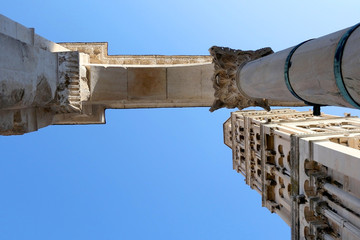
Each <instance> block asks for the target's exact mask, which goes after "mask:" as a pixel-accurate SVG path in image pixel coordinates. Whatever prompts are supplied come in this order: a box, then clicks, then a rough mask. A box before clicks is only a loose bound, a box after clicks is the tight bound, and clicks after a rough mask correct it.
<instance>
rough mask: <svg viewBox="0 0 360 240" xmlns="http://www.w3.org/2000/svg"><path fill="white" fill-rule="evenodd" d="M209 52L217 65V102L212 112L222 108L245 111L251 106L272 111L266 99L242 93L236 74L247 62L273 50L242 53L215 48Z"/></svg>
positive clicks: (266, 49)
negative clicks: (244, 109)
mask: <svg viewBox="0 0 360 240" xmlns="http://www.w3.org/2000/svg"><path fill="white" fill-rule="evenodd" d="M209 51H210V54H211V56H212V57H213V63H214V64H215V72H214V75H213V78H212V81H213V86H214V88H215V101H214V103H213V105H212V107H211V108H210V111H211V112H212V111H215V110H217V109H219V108H222V107H227V108H235V107H237V108H239V109H243V108H246V107H250V106H260V107H263V108H265V109H266V110H270V107H269V105H268V103H267V101H266V100H265V99H260V98H258V99H254V98H250V97H249V96H247V95H246V94H244V93H243V92H240V90H239V89H238V87H237V85H236V73H237V71H238V68H239V67H240V66H242V65H243V64H245V63H246V62H249V61H251V60H255V59H258V58H261V57H264V56H266V55H269V54H271V53H273V51H272V50H271V48H262V49H259V50H256V51H242V50H234V49H230V48H223V47H216V46H213V47H211V48H210V49H209Z"/></svg>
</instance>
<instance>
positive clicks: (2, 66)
mask: <svg viewBox="0 0 360 240" xmlns="http://www.w3.org/2000/svg"><path fill="white" fill-rule="evenodd" d="M0 50H1V51H0V73H1V74H0V117H1V118H0V119H1V120H0V134H2V135H13V134H23V133H27V132H31V131H36V130H37V129H39V128H41V127H45V126H48V125H50V124H97V123H105V109H108V108H159V107H209V106H211V103H212V101H213V88H212V82H211V81H210V79H211V75H212V72H213V65H212V58H211V57H210V56H162V55H144V56H142V55H140V56H128V55H108V51H107V43H61V44H56V43H54V42H51V41H49V40H47V39H45V38H43V37H41V36H39V35H37V34H35V31H34V29H32V28H26V27H24V26H22V25H21V24H19V23H16V22H14V21H12V20H10V19H8V18H6V17H5V16H2V15H0Z"/></svg>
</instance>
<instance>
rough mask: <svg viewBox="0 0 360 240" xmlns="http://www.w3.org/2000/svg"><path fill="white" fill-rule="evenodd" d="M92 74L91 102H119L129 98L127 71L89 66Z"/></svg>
mask: <svg viewBox="0 0 360 240" xmlns="http://www.w3.org/2000/svg"><path fill="white" fill-rule="evenodd" d="M87 68H88V71H89V73H90V86H91V87H90V91H91V99H90V101H91V102H94V103H96V102H102V101H119V100H124V99H127V97H128V92H127V88H128V81H127V76H128V74H127V72H128V71H127V69H126V68H124V67H105V66H96V65H95V66H94V65H93V66H87Z"/></svg>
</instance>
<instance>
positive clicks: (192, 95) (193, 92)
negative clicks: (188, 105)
mask: <svg viewBox="0 0 360 240" xmlns="http://www.w3.org/2000/svg"><path fill="white" fill-rule="evenodd" d="M167 81H168V85H167V91H168V98H169V99H201V92H200V91H199V90H200V89H201V66H191V67H190V66H186V67H169V68H167Z"/></svg>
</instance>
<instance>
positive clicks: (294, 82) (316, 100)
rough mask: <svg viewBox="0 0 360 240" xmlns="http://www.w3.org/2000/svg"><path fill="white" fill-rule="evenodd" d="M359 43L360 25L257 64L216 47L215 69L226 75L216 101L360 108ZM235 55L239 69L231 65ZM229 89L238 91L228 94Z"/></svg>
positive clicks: (239, 104) (244, 104) (263, 58)
mask: <svg viewBox="0 0 360 240" xmlns="http://www.w3.org/2000/svg"><path fill="white" fill-rule="evenodd" d="M359 43H360V29H359V24H358V25H355V26H354V27H351V28H348V29H344V30H341V31H338V32H335V33H332V34H329V35H326V36H324V37H320V38H317V39H312V40H309V41H305V42H303V43H300V44H299V45H297V46H295V47H291V48H288V49H285V50H283V51H280V52H276V53H273V54H269V55H267V56H264V55H262V56H260V57H257V59H255V60H253V59H246V58H245V59H244V57H243V55H244V54H245V55H248V52H249V51H245V52H244V51H240V50H232V49H226V48H218V47H213V48H211V49H210V52H211V54H212V56H213V57H214V60H215V63H216V67H217V68H218V69H222V70H221V71H223V72H225V73H227V74H219V72H220V71H218V72H217V73H216V74H217V75H216V76H215V78H217V80H216V81H217V82H218V83H219V84H220V85H219V90H218V91H217V92H218V96H217V99H218V100H219V101H222V102H223V104H224V105H227V106H230V107H231V106H237V107H239V108H240V109H241V108H244V107H248V106H254V105H255V106H261V107H264V108H265V109H269V106H271V105H282V106H294V105H301V104H306V105H332V106H342V107H352V108H360V68H359V64H360V44H359ZM257 52H259V54H261V52H264V49H262V50H258V51H257ZM234 54H237V57H236V58H233V59H232V60H231V61H232V62H233V64H236V66H237V67H236V70H234V69H232V67H231V65H230V64H229V63H227V61H228V60H229V56H234ZM255 54H256V52H255ZM228 73H231V74H228ZM230 85H231V86H232V87H233V88H234V90H233V91H232V92H226V91H227V90H228V89H229V87H228V86H230ZM235 86H236V87H235ZM229 96H231V98H230V97H229ZM229 98H230V99H232V100H234V99H237V100H236V101H235V102H234V101H229Z"/></svg>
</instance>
